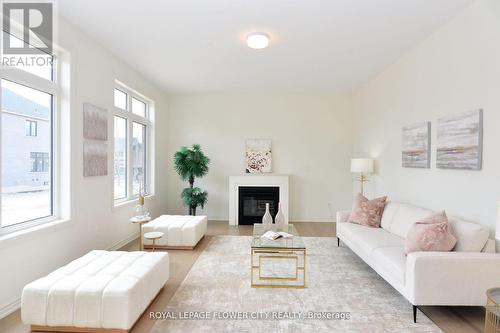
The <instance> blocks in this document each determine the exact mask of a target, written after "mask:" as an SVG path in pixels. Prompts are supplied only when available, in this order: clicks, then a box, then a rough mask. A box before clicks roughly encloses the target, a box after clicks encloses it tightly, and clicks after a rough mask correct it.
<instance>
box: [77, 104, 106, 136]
mask: <svg viewBox="0 0 500 333" xmlns="http://www.w3.org/2000/svg"><path fill="white" fill-rule="evenodd" d="M83 137H84V138H85V139H91V140H107V139H108V111H107V110H106V109H103V108H100V107H98V106H95V105H92V104H89V103H83Z"/></svg>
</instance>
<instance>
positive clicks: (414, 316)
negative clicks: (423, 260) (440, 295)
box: [413, 305, 417, 324]
mask: <svg viewBox="0 0 500 333" xmlns="http://www.w3.org/2000/svg"><path fill="white" fill-rule="evenodd" d="M413 322H414V323H415V324H416V323H417V306H416V305H414V306H413Z"/></svg>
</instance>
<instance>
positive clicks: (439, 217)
mask: <svg viewBox="0 0 500 333" xmlns="http://www.w3.org/2000/svg"><path fill="white" fill-rule="evenodd" d="M456 243H457V238H456V237H455V236H454V235H453V233H452V230H451V225H450V224H449V223H448V217H446V213H445V212H444V211H442V212H440V213H435V214H432V215H430V216H427V217H425V218H423V219H422V220H420V221H417V222H416V223H415V224H413V225H412V226H411V228H410V230H409V231H408V235H407V236H406V241H405V249H404V252H405V254H408V253H411V252H418V251H451V250H452V249H453V247H455V244H456Z"/></svg>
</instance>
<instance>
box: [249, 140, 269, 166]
mask: <svg viewBox="0 0 500 333" xmlns="http://www.w3.org/2000/svg"><path fill="white" fill-rule="evenodd" d="M245 155H246V172H247V173H268V172H272V169H271V162H272V158H271V140H267V139H249V140H247V141H246V151H245Z"/></svg>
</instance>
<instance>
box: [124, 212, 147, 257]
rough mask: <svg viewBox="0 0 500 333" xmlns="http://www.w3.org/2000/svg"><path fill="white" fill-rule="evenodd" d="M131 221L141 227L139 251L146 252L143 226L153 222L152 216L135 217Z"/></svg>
mask: <svg viewBox="0 0 500 333" xmlns="http://www.w3.org/2000/svg"><path fill="white" fill-rule="evenodd" d="M129 221H130V222H132V223H136V224H138V225H139V251H144V245H143V243H142V225H143V224H144V223H146V222H149V221H151V216H134V217H131V218H130V220H129Z"/></svg>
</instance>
